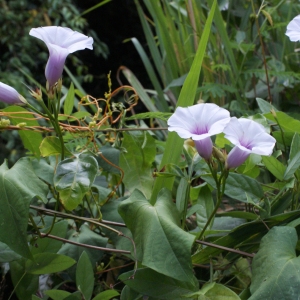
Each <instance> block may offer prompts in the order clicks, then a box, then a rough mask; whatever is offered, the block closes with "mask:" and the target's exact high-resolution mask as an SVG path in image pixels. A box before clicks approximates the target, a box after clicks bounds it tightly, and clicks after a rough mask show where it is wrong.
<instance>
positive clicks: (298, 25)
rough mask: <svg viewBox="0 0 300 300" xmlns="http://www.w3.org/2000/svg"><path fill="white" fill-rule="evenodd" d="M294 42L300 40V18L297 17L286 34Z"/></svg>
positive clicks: (289, 25) (288, 27)
mask: <svg viewBox="0 0 300 300" xmlns="http://www.w3.org/2000/svg"><path fill="white" fill-rule="evenodd" d="M285 34H286V35H287V36H288V37H289V38H290V40H291V41H292V42H297V41H299V40H300V16H297V17H295V18H294V19H293V20H292V21H291V22H290V23H289V24H288V26H287V30H286V33H285Z"/></svg>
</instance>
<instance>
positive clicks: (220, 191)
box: [196, 163, 229, 240]
mask: <svg viewBox="0 0 300 300" xmlns="http://www.w3.org/2000/svg"><path fill="white" fill-rule="evenodd" d="M208 165H209V168H210V170H211V172H212V175H213V178H214V180H215V182H216V185H217V203H216V205H215V208H214V210H213V211H212V213H211V214H210V216H209V218H208V220H207V221H206V223H205V225H204V227H203V229H202V230H201V232H200V234H199V236H198V235H197V236H196V239H198V240H200V239H201V238H202V237H203V235H204V233H205V230H206V229H207V227H208V226H209V224H210V223H211V221H212V220H213V218H214V217H215V215H216V213H217V211H218V208H219V207H220V205H221V203H222V197H223V195H224V190H225V183H226V179H227V176H228V172H229V171H228V170H227V169H225V170H223V172H222V174H221V176H220V178H219V179H218V177H217V174H216V172H215V171H214V170H213V168H212V166H211V165H210V163H208Z"/></svg>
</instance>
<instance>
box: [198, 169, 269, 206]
mask: <svg viewBox="0 0 300 300" xmlns="http://www.w3.org/2000/svg"><path fill="white" fill-rule="evenodd" d="M201 178H202V179H204V180H205V181H206V182H207V183H209V184H210V185H211V186H212V187H213V188H215V189H216V183H215V181H214V179H213V178H212V176H211V175H210V174H208V175H202V176H201ZM225 194H226V195H227V196H229V197H231V198H233V199H236V200H239V201H242V202H248V200H247V195H248V196H250V198H251V199H252V200H253V201H258V200H259V199H261V198H262V197H263V190H262V187H261V185H260V184H259V183H258V182H257V181H256V180H255V179H253V178H251V177H248V176H246V175H242V174H236V173H232V172H230V173H229V175H228V178H227V180H226V185H225Z"/></svg>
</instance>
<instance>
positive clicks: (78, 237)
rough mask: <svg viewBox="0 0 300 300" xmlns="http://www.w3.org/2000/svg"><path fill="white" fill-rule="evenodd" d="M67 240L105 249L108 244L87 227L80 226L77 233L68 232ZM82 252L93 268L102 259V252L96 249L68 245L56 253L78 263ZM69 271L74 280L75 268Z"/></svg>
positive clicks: (106, 240)
mask: <svg viewBox="0 0 300 300" xmlns="http://www.w3.org/2000/svg"><path fill="white" fill-rule="evenodd" d="M68 240H70V241H72V242H76V243H80V244H88V245H92V246H98V247H106V245H107V242H108V239H107V238H104V237H102V236H101V235H99V234H97V233H95V232H93V231H91V230H90V228H89V227H88V226H87V225H82V226H81V227H80V231H79V232H77V231H75V230H70V232H69V238H68ZM83 251H85V252H86V253H87V254H88V255H89V258H90V260H91V263H92V265H93V266H95V265H96V263H97V262H99V261H101V259H102V257H103V251H100V250H98V249H90V248H85V247H80V246H77V245H72V244H68V243H65V244H64V245H63V246H62V247H61V249H60V250H59V251H58V253H59V254H63V255H66V256H69V257H72V258H73V259H75V260H76V261H78V260H79V258H80V256H81V254H82V252H83ZM71 269H72V271H71V273H72V275H74V278H75V272H76V270H75V266H73V267H72V268H71Z"/></svg>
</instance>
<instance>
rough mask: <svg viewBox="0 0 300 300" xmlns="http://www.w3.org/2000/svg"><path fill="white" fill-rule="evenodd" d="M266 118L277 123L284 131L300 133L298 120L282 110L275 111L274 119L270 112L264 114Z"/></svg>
mask: <svg viewBox="0 0 300 300" xmlns="http://www.w3.org/2000/svg"><path fill="white" fill-rule="evenodd" d="M265 117H266V118H267V119H268V120H271V121H273V122H275V123H278V124H279V125H280V127H281V128H282V129H283V130H284V131H290V132H298V133H300V121H299V120H296V119H294V118H292V117H290V116H289V115H287V114H286V113H284V112H282V111H278V112H276V119H277V120H275V118H274V116H273V115H272V114H271V113H268V114H265Z"/></svg>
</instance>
